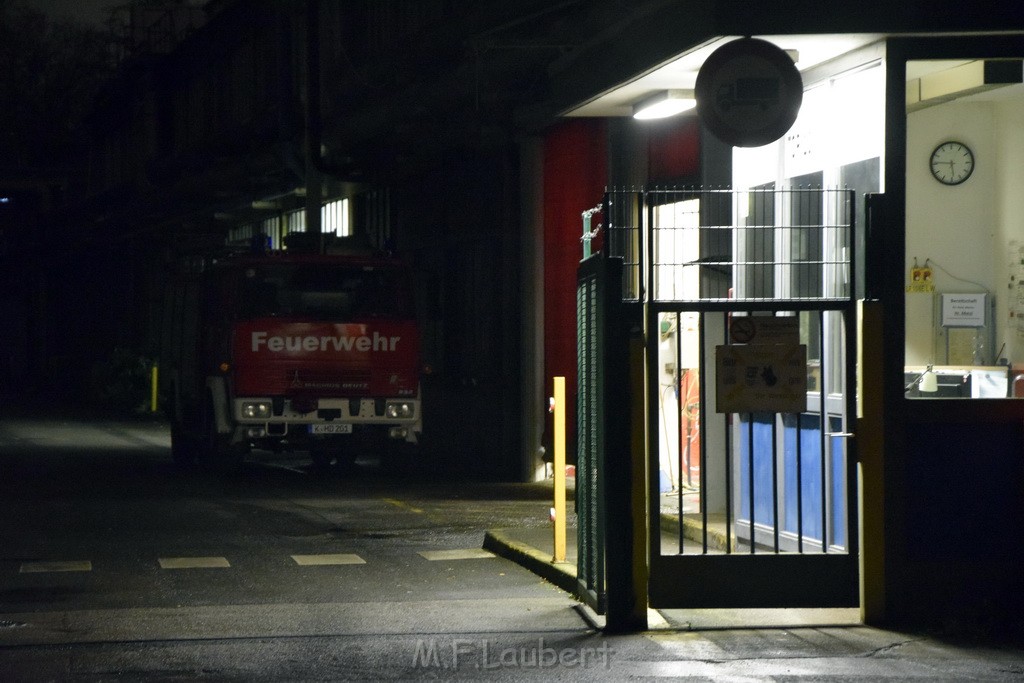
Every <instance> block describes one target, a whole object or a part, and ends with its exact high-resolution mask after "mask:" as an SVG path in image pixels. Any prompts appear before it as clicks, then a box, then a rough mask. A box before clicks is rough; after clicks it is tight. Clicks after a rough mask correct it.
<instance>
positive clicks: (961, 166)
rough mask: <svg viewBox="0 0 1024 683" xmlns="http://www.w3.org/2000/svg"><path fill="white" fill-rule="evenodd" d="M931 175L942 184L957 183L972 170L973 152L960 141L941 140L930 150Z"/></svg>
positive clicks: (965, 177) (969, 174)
mask: <svg viewBox="0 0 1024 683" xmlns="http://www.w3.org/2000/svg"><path fill="white" fill-rule="evenodd" d="M930 163H931V169H932V175H933V176H934V177H935V179H936V180H938V181H939V182H940V183H942V184H944V185H959V184H960V183H962V182H964V181H965V180H967V179H968V178H970V177H971V173H973V172H974V153H973V152H971V150H970V148H969V147H968V146H967V145H965V144H964V143H962V142H953V141H950V142H943V143H942V144H941V145H939V146H938V147H936V148H935V151H934V152H932V159H931V162H930Z"/></svg>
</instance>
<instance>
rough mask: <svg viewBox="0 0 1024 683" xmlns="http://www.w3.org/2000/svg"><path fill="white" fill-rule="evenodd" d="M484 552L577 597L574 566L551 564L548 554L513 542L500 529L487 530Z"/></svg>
mask: <svg viewBox="0 0 1024 683" xmlns="http://www.w3.org/2000/svg"><path fill="white" fill-rule="evenodd" d="M483 547H484V550H489V551H490V552H492V553H494V554H495V555H499V556H501V557H504V558H505V559H507V560H511V561H512V562H515V563H516V564H518V565H519V566H521V567H524V568H525V569H528V570H529V571H531V572H533V573H534V574H536V575H537V576H540V577H541V578H543V579H546V580H547V581H550V582H551V583H553V584H554V585H556V586H558V587H559V588H561V589H562V590H564V591H565V592H566V593H569V594H571V595H573V596H576V597H579V584H578V583H577V581H576V565H573V564H570V563H568V562H552V561H551V555H550V554H549V553H544V552H541V551H540V550H537V549H536V548H534V547H533V546H532V545H529V544H527V543H522V542H520V541H516V540H513V539H512V538H511V537H510V536H509V535H508V533H507V532H506V531H503V530H501V529H492V530H488V531H487V532H486V533H485V534H484V546H483Z"/></svg>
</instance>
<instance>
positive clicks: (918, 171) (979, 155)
mask: <svg viewBox="0 0 1024 683" xmlns="http://www.w3.org/2000/svg"><path fill="white" fill-rule="evenodd" d="M995 110H996V107H995V105H994V104H992V103H986V102H978V103H967V102H951V103H948V104H944V105H938V106H934V107H929V108H927V109H922V110H920V111H917V112H913V113H911V114H909V115H908V120H907V236H906V240H907V242H906V258H907V262H906V268H905V271H904V272H905V276H906V277H907V278H908V279H909V273H910V268H911V267H912V266H913V264H914V260H915V258H916V260H917V264H918V265H920V266H923V265H925V260H926V259H930V260H931V261H932V264H931V265H932V268H933V272H934V281H935V291H936V293H941V292H980V291H985V290H987V291H989V292H991V293H993V294H995V295H996V301H997V303H998V302H999V300H1000V299H1005V298H1006V297H1005V296H1003V294H1004V293H1005V285H1004V283H1005V269H1006V266H1005V261H1006V257H1005V251H1006V246H1005V245H1006V235H1007V231H1006V230H1005V227H1004V223H1001V222H1000V216H1001V215H1002V214H1003V213H1005V210H1000V208H999V207H1000V197H1001V195H1003V194H1006V193H1009V192H1010V188H1009V186H1007V187H1006V190H1005V191H1002V190H1000V189H999V183H997V179H999V180H1000V182H1001V183H1003V184H1006V182H1007V178H1005V177H1004V176H1005V175H1006V173H1005V172H1000V165H1003V166H1004V167H1005V166H1006V164H1007V163H1008V160H1007V159H1005V158H1004V159H1002V160H1000V153H999V152H998V150H997V140H999V141H1000V144H1001V143H1002V138H1001V135H998V134H997V131H996V119H997V117H996V114H995ZM998 118H1000V119H1002V118H1004V117H998ZM1018 134H1019V131H1018ZM948 140H958V141H960V142H963V143H965V144H966V145H967V146H968V147H970V148H971V150H973V152H974V157H975V168H974V173H973V175H972V176H971V177H970V178H969V179H968V180H967V181H966V182H964V183H963V184H962V185H957V186H947V185H943V184H941V183H939V182H938V181H936V180H935V179H934V178H932V176H931V171H930V169H929V163H928V162H929V159H930V157H931V153H932V150H934V149H935V147H936V146H938V145H939V144H940V143H942V142H945V141H948ZM1018 177H1019V175H1018ZM1022 191H1024V190H1017V191H1016V192H1017V194H1020V193H1021V192H1022ZM1017 199H1018V200H1020V198H1019V197H1018V198H1017ZM1018 215H1020V214H1019V213H1018ZM1001 269H1002V270H1001ZM1004 304H1005V302H1004ZM996 317H997V319H999V316H998V315H997V316H996ZM936 318H937V315H936V313H935V307H934V299H933V295H931V294H926V293H908V294H907V323H906V363H907V365H923V364H927V363H937V364H943V363H944V362H945V338H944V337H943V336H942V335H943V330H942V328H941V325H940V323H941V320H937V319H936ZM1000 322H1001V321H1000ZM1001 327H1005V326H1001ZM1002 336H1004V335H1003V334H1002V333H998V334H997V336H996V339H997V349H996V350H998V344H1001V343H1002V342H1001V341H998V340H1000V339H1001V337H1002ZM979 338H984V335H979ZM986 352H987V353H988V355H989V356H991V355H992V354H993V353H995V350H992V349H987V350H986ZM1022 360H1024V359H1022Z"/></svg>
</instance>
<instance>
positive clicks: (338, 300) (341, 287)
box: [240, 264, 413, 321]
mask: <svg viewBox="0 0 1024 683" xmlns="http://www.w3.org/2000/svg"><path fill="white" fill-rule="evenodd" d="M411 299H412V297H411V294H410V289H409V282H408V273H407V271H406V270H404V269H402V268H399V267H394V266H351V265H325V264H316V265H313V264H308V265H307V264H302V265H298V264H273V265H267V266H247V267H245V268H243V270H242V283H241V307H240V308H241V311H240V312H241V314H242V316H243V317H244V318H255V317H260V316H298V317H303V318H310V319H313V320H322V321H328V320H331V321H348V320H357V319H360V318H411V317H412V315H413V312H412V303H411Z"/></svg>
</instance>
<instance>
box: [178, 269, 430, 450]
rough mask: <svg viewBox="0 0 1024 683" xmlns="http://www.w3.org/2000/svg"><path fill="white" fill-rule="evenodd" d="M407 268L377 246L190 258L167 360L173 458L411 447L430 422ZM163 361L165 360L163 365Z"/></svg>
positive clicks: (180, 283)
mask: <svg viewBox="0 0 1024 683" xmlns="http://www.w3.org/2000/svg"><path fill="white" fill-rule="evenodd" d="M412 302H413V296H412V278H411V269H410V267H409V265H408V264H407V263H406V262H404V261H402V260H401V259H396V258H391V257H388V256H384V255H380V254H376V253H372V252H355V253H352V252H345V253H334V254H332V253H327V254H311V253H291V252H266V253H255V254H236V255H227V256H223V257H218V258H209V259H202V260H200V261H199V262H197V263H192V264H191V265H190V266H188V267H185V268H183V269H182V273H181V277H180V278H178V282H177V285H176V287H175V292H174V303H173V304H172V306H171V307H170V308H171V310H172V318H173V320H172V323H171V325H170V328H171V331H172V332H171V337H172V340H171V343H170V344H169V345H168V347H169V349H170V356H171V358H170V359H168V360H169V363H168V364H167V365H169V367H170V373H165V376H167V374H169V376H170V380H169V381H170V383H171V386H170V387H169V391H168V394H169V398H170V403H171V406H170V410H169V412H170V416H171V439H172V453H173V455H174V458H175V460H176V461H178V462H180V463H183V464H190V463H193V462H195V461H197V460H206V461H211V462H227V463H230V462H237V461H239V460H240V459H242V458H244V457H245V456H246V454H248V453H249V452H250V451H251V450H252V449H254V448H257V449H269V450H275V451H280V450H305V451H308V452H309V453H310V455H311V457H312V459H313V462H314V463H315V464H317V465H321V466H327V465H330V464H339V465H342V464H350V463H351V462H353V461H354V460H355V457H356V456H357V455H358V454H359V453H360V452H365V451H368V450H376V451H377V452H378V453H379V454H381V455H382V456H384V455H388V454H391V453H394V452H396V451H399V450H403V451H414V450H415V446H416V444H417V443H418V441H419V439H420V436H421V433H422V428H423V423H422V405H421V399H420V336H419V328H418V326H417V323H416V319H415V314H414V310H413V303H412ZM165 367H166V366H165Z"/></svg>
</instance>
